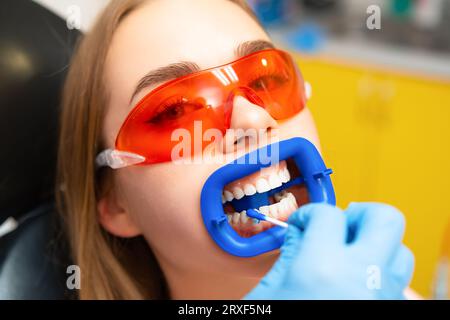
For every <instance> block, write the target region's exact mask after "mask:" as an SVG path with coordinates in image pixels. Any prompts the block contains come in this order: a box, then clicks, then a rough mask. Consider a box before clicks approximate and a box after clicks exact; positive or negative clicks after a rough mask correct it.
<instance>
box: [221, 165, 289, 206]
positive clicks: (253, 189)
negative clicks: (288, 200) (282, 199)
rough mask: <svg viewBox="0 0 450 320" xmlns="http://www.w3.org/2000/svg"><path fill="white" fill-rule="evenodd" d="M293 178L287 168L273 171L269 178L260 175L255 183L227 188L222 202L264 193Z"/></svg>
mask: <svg viewBox="0 0 450 320" xmlns="http://www.w3.org/2000/svg"><path fill="white" fill-rule="evenodd" d="M290 179H291V175H290V174H289V171H288V169H287V168H283V169H280V170H279V171H278V172H273V173H272V174H270V176H269V177H268V178H263V177H259V178H258V179H257V180H256V182H255V184H253V183H250V182H248V183H245V185H244V186H243V188H241V187H240V186H235V187H233V190H225V191H224V192H223V194H222V203H225V202H227V201H232V200H233V199H237V200H239V199H242V198H243V197H244V195H245V196H252V195H254V194H255V193H257V192H258V193H264V192H267V191H269V190H272V189H275V188H278V187H280V186H281V184H282V183H286V182H288V181H289V180H290Z"/></svg>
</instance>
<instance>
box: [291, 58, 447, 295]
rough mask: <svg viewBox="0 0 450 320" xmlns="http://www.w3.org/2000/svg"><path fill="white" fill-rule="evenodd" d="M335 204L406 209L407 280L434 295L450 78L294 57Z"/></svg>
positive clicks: (443, 216)
mask: <svg viewBox="0 0 450 320" xmlns="http://www.w3.org/2000/svg"><path fill="white" fill-rule="evenodd" d="M298 62H299V65H300V68H301V70H302V72H303V75H304V77H305V80H307V81H309V82H310V83H311V85H312V87H313V95H312V99H311V101H310V102H309V107H310V109H311V110H312V112H313V114H314V117H315V120H316V123H317V127H318V130H319V134H320V138H321V143H322V148H323V153H324V157H325V161H326V163H327V165H328V166H329V167H331V168H333V170H334V172H335V173H334V175H333V183H334V185H335V189H336V196H337V201H338V205H339V206H341V207H346V206H347V204H348V203H349V202H350V201H380V202H386V203H389V204H392V205H394V206H396V207H397V208H399V209H400V210H401V211H402V212H403V213H404V214H405V216H406V222H407V228H406V235H405V243H406V244H407V245H408V246H409V247H410V248H411V249H412V250H413V252H414V254H415V257H416V270H415V275H414V279H413V282H412V287H413V288H414V289H415V290H417V291H418V292H419V293H420V294H422V295H424V296H425V297H430V296H431V288H432V280H433V276H434V273H435V268H436V265H437V261H438V258H439V254H440V250H441V243H442V239H443V234H444V230H445V227H446V225H447V223H448V221H449V219H450V201H449V199H450V168H449V167H448V166H449V165H450V81H449V82H445V81H442V80H441V81H440V80H432V79H426V78H424V77H423V78H422V77H419V76H412V75H405V74H400V73H396V72H393V71H392V72H391V71H386V70H381V69H376V68H369V67H363V66H356V65H351V64H346V63H342V62H339V63H338V62H335V61H331V60H325V59H319V58H305V57H298Z"/></svg>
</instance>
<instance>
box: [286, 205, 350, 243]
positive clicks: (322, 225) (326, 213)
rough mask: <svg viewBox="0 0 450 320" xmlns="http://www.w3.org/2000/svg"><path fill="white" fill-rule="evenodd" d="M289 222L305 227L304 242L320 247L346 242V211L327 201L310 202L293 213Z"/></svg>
mask: <svg viewBox="0 0 450 320" xmlns="http://www.w3.org/2000/svg"><path fill="white" fill-rule="evenodd" d="M288 223H290V224H294V225H296V226H298V227H300V228H302V229H303V239H302V241H303V242H309V243H314V244H315V245H318V246H319V247H325V248H326V247H330V248H332V247H334V246H335V245H336V244H337V245H342V244H344V243H345V239H346V237H347V224H346V218H345V215H344V212H343V211H342V210H341V209H339V208H337V207H335V206H332V205H329V204H325V203H310V204H307V205H304V206H302V207H300V209H298V210H297V214H293V215H291V217H289V219H288Z"/></svg>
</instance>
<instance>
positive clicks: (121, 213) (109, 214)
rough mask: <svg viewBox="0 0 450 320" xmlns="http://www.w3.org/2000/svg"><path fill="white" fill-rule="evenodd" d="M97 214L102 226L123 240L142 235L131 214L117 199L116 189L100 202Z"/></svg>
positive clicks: (111, 190)
mask: <svg viewBox="0 0 450 320" xmlns="http://www.w3.org/2000/svg"><path fill="white" fill-rule="evenodd" d="M97 212H98V218H99V221H100V224H101V225H102V226H103V228H105V230H106V231H108V232H109V233H111V234H113V235H115V236H117V237H121V238H132V237H136V236H138V235H140V234H141V230H140V229H139V228H138V226H137V225H136V224H135V222H134V221H133V219H132V217H131V215H130V214H129V212H128V211H127V210H126V209H125V208H124V206H123V205H122V204H121V203H120V201H119V199H118V198H117V197H116V194H115V191H114V188H111V189H110V190H109V191H108V192H107V193H105V194H104V195H103V196H102V197H101V198H100V199H99V200H98V202H97Z"/></svg>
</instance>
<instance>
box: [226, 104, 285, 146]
mask: <svg viewBox="0 0 450 320" xmlns="http://www.w3.org/2000/svg"><path fill="white" fill-rule="evenodd" d="M277 127H278V123H277V121H276V120H275V119H274V118H272V116H271V115H270V114H269V113H268V112H267V111H266V110H265V109H264V108H263V107H261V106H259V105H256V104H254V103H252V102H250V101H249V100H248V99H247V98H245V97H243V96H241V95H236V96H235V97H234V99H233V111H232V114H231V121H230V129H231V130H227V132H226V133H225V137H224V140H223V141H224V145H223V147H224V148H225V149H224V150H223V151H224V152H225V153H228V152H234V151H236V150H237V149H238V148H240V147H245V146H248V145H249V144H255V143H257V142H258V140H260V138H261V135H267V136H269V135H272V130H273V129H276V128H277Z"/></svg>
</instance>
